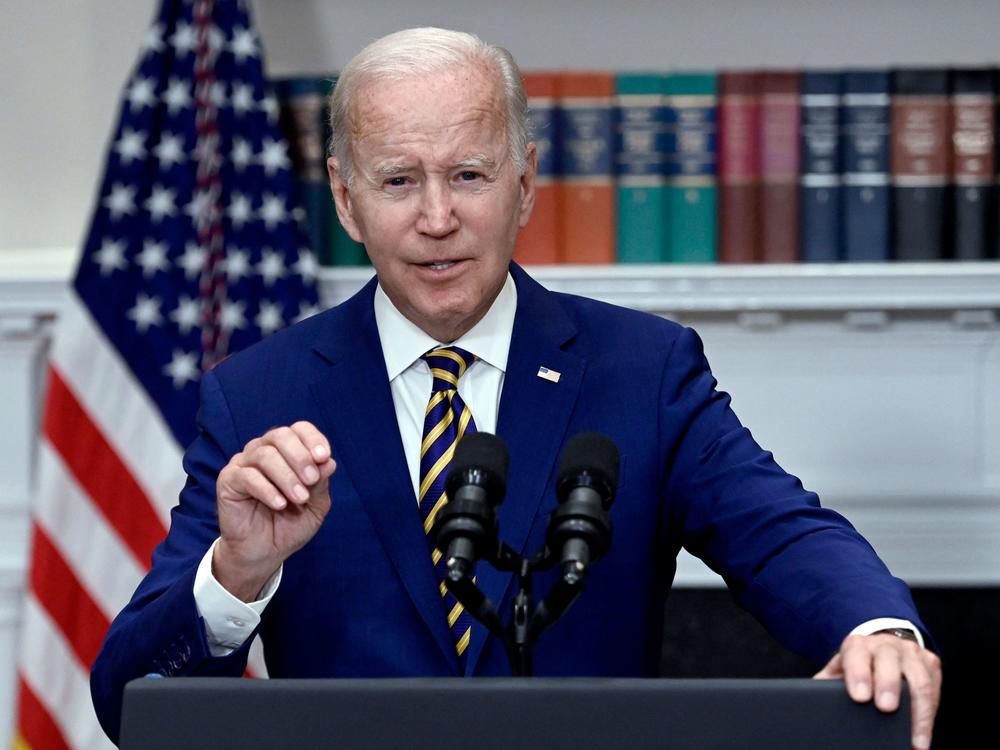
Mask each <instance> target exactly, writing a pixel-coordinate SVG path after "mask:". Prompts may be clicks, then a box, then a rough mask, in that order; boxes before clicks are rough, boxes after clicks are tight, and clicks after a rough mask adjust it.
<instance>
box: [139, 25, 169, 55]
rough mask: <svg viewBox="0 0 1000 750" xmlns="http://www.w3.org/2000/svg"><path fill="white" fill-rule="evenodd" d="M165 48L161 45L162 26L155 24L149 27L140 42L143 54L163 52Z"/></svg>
mask: <svg viewBox="0 0 1000 750" xmlns="http://www.w3.org/2000/svg"><path fill="white" fill-rule="evenodd" d="M165 48H166V46H165V45H164V44H163V24H162V23H156V24H153V25H152V26H150V27H149V29H148V30H147V31H146V36H145V37H143V40H142V49H143V51H144V52H147V53H148V52H154V53H158V52H163V50H164V49H165Z"/></svg>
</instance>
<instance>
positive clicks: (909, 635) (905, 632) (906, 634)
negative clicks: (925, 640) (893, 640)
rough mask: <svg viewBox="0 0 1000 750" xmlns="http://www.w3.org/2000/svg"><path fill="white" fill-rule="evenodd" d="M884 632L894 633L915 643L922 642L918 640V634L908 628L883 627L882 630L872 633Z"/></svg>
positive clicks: (879, 633)
mask: <svg viewBox="0 0 1000 750" xmlns="http://www.w3.org/2000/svg"><path fill="white" fill-rule="evenodd" d="M882 633H887V634H889V635H894V636H896V637H897V638H902V639H903V640H906V641H913V642H914V643H919V642H920V641H918V640H917V634H916V633H914V632H913V631H912V630H909V629H907V628H883V629H882V630H876V631H875V632H874V633H872V635H881V634H882Z"/></svg>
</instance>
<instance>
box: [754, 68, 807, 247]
mask: <svg viewBox="0 0 1000 750" xmlns="http://www.w3.org/2000/svg"><path fill="white" fill-rule="evenodd" d="M799 83H800V82H799V74H798V73H797V72H792V71H769V72H766V73H764V74H763V75H762V76H761V97H760V173H761V188H760V253H761V260H763V261H764V262H767V263H794V262H796V261H797V260H798V259H799V155H800V151H799V149H800V143H799V118H800V113H799Z"/></svg>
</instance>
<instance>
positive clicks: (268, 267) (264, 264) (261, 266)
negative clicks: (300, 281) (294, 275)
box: [257, 247, 285, 286]
mask: <svg viewBox="0 0 1000 750" xmlns="http://www.w3.org/2000/svg"><path fill="white" fill-rule="evenodd" d="M261 255H262V258H261V261H260V263H258V264H257V273H259V274H260V275H261V277H262V278H263V279H264V283H265V284H266V285H267V286H274V282H275V281H277V280H278V279H280V278H281V277H282V276H284V275H285V262H284V261H283V260H282V259H281V253H276V252H275V251H274V250H271V249H270V248H267V247H265V248H264V251H263V253H261Z"/></svg>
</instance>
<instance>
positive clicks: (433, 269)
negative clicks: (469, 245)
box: [417, 259, 465, 274]
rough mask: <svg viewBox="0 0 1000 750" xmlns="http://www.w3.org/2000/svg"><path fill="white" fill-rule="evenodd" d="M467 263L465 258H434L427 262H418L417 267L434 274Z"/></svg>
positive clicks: (442, 272)
mask: <svg viewBox="0 0 1000 750" xmlns="http://www.w3.org/2000/svg"><path fill="white" fill-rule="evenodd" d="M464 263H465V259H458V260H432V261H429V262H427V263H418V264H417V267H418V268H421V269H424V270H426V271H428V272H430V273H433V274H444V273H446V272H447V271H451V270H452V269H455V268H457V267H459V266H462V265H463V264H464Z"/></svg>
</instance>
